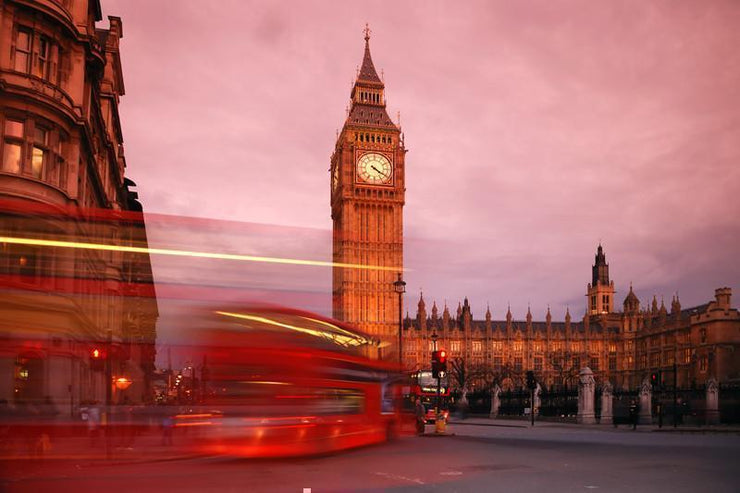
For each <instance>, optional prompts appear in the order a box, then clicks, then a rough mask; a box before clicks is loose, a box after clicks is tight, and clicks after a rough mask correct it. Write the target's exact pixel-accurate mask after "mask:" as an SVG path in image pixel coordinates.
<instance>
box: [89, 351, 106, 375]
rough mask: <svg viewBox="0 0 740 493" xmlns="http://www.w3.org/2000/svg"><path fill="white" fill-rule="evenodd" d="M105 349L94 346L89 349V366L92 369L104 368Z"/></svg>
mask: <svg viewBox="0 0 740 493" xmlns="http://www.w3.org/2000/svg"><path fill="white" fill-rule="evenodd" d="M106 356H107V354H106V352H105V350H103V349H101V348H98V347H94V348H92V349H91V350H90V368H91V369H93V370H103V369H104V368H105V359H106Z"/></svg>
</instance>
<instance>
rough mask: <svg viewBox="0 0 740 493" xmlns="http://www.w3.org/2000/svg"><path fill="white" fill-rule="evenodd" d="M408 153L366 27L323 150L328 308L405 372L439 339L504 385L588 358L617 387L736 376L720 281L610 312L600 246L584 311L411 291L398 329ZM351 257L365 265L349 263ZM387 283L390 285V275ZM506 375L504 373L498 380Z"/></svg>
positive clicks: (558, 373)
mask: <svg viewBox="0 0 740 493" xmlns="http://www.w3.org/2000/svg"><path fill="white" fill-rule="evenodd" d="M406 152H407V149H406V147H405V144H404V138H403V133H402V132H401V127H400V124H396V123H394V122H393V121H392V120H391V119H390V118H389V117H388V113H387V111H386V93H385V82H384V80H383V79H382V78H381V77H379V76H378V73H377V71H376V70H375V65H374V63H373V60H372V57H371V55H370V30H369V29H368V28H367V27H366V29H365V51H364V55H363V59H362V66H361V67H360V68H359V70H358V71H357V76H356V79H355V81H354V83H353V86H352V90H351V93H350V105H349V107H348V109H347V116H346V120H345V121H344V123H343V125H342V130H341V131H340V132H339V133H338V135H337V141H336V144H335V147H334V150H333V152H332V156H331V164H330V168H329V173H330V184H331V189H330V190H331V195H330V203H331V216H332V221H333V260H334V262H335V267H334V272H333V283H332V284H333V315H334V317H335V318H337V319H339V320H342V321H344V322H347V323H350V324H352V325H353V326H355V327H357V328H359V329H361V330H363V331H364V332H366V333H368V334H369V335H371V336H373V337H375V338H376V339H377V340H379V341H382V346H383V347H384V350H383V353H382V356H383V357H384V358H386V359H389V360H396V358H397V357H398V346H399V344H398V343H401V347H402V355H401V359H402V364H403V366H404V367H405V368H406V369H411V370H413V369H423V368H428V367H429V365H430V364H431V363H430V357H431V351H432V347H433V336H434V335H436V336H437V343H438V345H439V347H440V348H444V349H446V350H447V351H448V353H449V357H450V358H451V359H452V360H454V359H458V360H464V361H465V362H466V365H469V367H470V368H473V369H481V370H483V373H485V372H487V373H488V374H489V375H491V374H494V375H495V374H498V376H499V380H502V381H503V383H504V384H505V385H509V386H518V385H520V384H521V376H522V375H523V373H524V372H526V371H527V370H533V371H534V372H535V373H536V374H537V376H538V379H539V381H540V382H544V383H545V385H547V386H548V387H549V386H552V385H564V384H565V385H570V384H571V383H574V382H575V379H576V378H577V373H578V370H579V369H580V368H582V367H586V366H588V367H589V368H591V370H592V371H593V372H594V373H595V375H596V378H597V379H601V380H602V381H603V380H604V379H608V380H609V381H610V382H611V383H612V384H613V385H615V386H616V387H617V388H631V389H634V388H636V387H637V386H638V385H639V384H640V382H641V381H642V380H643V379H644V378H645V377H646V376H647V375H649V374H650V373H651V372H652V371H656V370H663V371H662V374H663V375H664V379H667V380H668V381H669V382H670V383H672V381H673V379H674V378H675V380H676V384H677V386H679V387H687V386H692V385H699V386H700V385H703V384H704V383H705V382H706V381H707V380H708V379H709V378H712V377H714V378H716V379H717V380H719V382H727V381H731V380H738V379H740V351H737V350H736V349H737V347H738V344H739V343H740V315H739V314H738V310H737V309H735V308H733V307H732V305H731V296H732V291H731V289H730V288H719V289H717V290H716V291H715V299H714V300H712V301H710V302H708V303H706V304H703V305H699V306H694V307H691V308H683V307H682V306H681V303H680V301H679V299H678V297H674V298H673V300H672V301H671V305H670V308H668V307H666V306H665V305H664V304H663V301H661V303H660V306H659V305H658V302H657V299H656V298H655V297H653V300H652V302H651V303H646V304H644V305H642V304H641V303H640V300H639V299H638V298H637V296H636V295H635V293H634V292H633V291H632V287H630V291H629V293H628V294H627V296H626V298H625V299H624V300H623V303H622V311H617V310H616V309H615V302H616V300H615V289H614V283H613V281H611V280H610V279H609V265H608V264H607V262H606V256H605V254H604V251H603V248H602V246H601V245H599V247H598V250H597V253H596V258H595V262H594V265H593V276H592V279H591V283H590V284H589V285H588V288H587V293H586V294H587V299H588V305H587V307H586V308H587V309H586V313H585V315H584V317H583V319H582V320H580V321H573V320H571V315H570V312H567V313H566V315H565V321H563V322H555V321H553V320H552V316H551V315H550V310H549V309H548V310H547V313H546V315H545V321H534V320H533V317H532V313H531V312H530V311H527V314H526V317H525V320H524V321H515V320H514V317H513V316H512V314H511V311H508V312H507V313H506V319H505V320H493V318H492V315H491V312H490V309H489V310H487V311H486V313H485V317H484V319H483V320H475V319H474V318H473V313H472V309H471V307H470V305H469V303H468V300H467V299H466V300H465V301H464V303H462V304H460V305H459V306H458V308H457V313H456V314H455V316H451V315H450V311H449V309H448V308H447V306H445V307H444V308H443V311H442V314H441V315H440V314H439V310H438V308H437V305H436V304H433V305H432V308H431V311H430V313H428V312H427V307H426V303H425V301H424V299H423V296H422V298H421V299H420V300H419V304H418V310H417V313H416V316H415V317H414V318H413V319H412V318H409V317H408V316H407V318H406V320H405V321H404V322H403V324H402V325H403V329H402V331H401V332H402V334H398V331H399V326H398V323H399V319H400V313H401V310H400V306H399V299H400V297H399V296H398V293H397V292H394V287H398V285H399V284H401V288H402V283H400V281H401V279H400V277H399V278H398V281H396V276H397V275H398V273H400V272H402V271H403V207H404V205H405V193H406V159H405V158H406ZM357 265H361V266H364V267H365V268H361V269H359V268H348V266H350V267H352V266H355V267H356V266H357ZM394 281H396V282H394ZM503 376H506V378H501V377H503Z"/></svg>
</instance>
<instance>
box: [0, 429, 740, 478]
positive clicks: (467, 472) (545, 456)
mask: <svg viewBox="0 0 740 493" xmlns="http://www.w3.org/2000/svg"><path fill="white" fill-rule="evenodd" d="M488 423H490V422H487V421H483V420H480V421H479V422H475V421H469V422H464V423H460V424H453V425H451V426H450V428H449V432H450V435H448V436H433V435H430V436H423V437H415V436H414V437H403V438H401V439H398V440H396V441H394V442H392V443H389V444H384V445H379V446H373V447H367V448H363V449H359V450H354V451H350V452H345V453H339V454H333V455H329V456H323V457H312V458H303V459H299V460H295V459H293V460H253V459H250V460H246V459H235V458H228V457H198V458H178V459H174V460H173V459H169V460H153V461H152V460H147V461H136V460H131V461H129V462H122V463H121V462H119V463H115V464H109V463H105V462H102V461H92V462H91V461H84V460H46V461H43V462H42V461H24V460H23V461H22V460H18V461H14V462H6V463H4V464H3V468H2V471H1V472H2V478H3V479H2V482H1V483H0V484H1V485H2V487H3V491H11V492H15V491H18V492H21V491H28V492H32V491H33V492H37V491H75V492H85V491H95V492H100V491H103V492H106V493H108V492H116V491H134V492H137V493H143V492H148V491H158V492H162V491H164V492H166V491H170V490H171V491H173V492H174V491H176V492H178V493H180V492H191V491H193V492H195V491H219V492H230V491H234V492H236V491H239V492H241V491H257V492H261V491H270V492H273V491H278V492H282V491H285V492H298V493H303V492H304V491H309V490H308V489H307V488H310V492H311V493H316V492H325V491H331V492H335V491H359V492H365V491H367V492H371V491H507V492H517V491H548V492H559V491H568V492H570V491H629V492H642V491H645V492H655V491H671V492H683V491H687V492H689V491H691V492H694V491H711V492H712V493H720V492H724V491H727V492H737V491H738V490H740V472H739V471H738V457H740V435H738V434H737V433H719V434H717V433H672V432H670V433H660V432H655V431H653V430H652V429H643V430H638V431H636V432H633V431H631V430H628V429H627V428H620V429H616V430H615V429H614V428H611V427H598V426H594V427H578V426H576V425H556V424H538V425H536V426H535V427H534V428H529V427H526V426H521V427H519V426H517V425H514V426H506V427H504V426H485V424H488ZM427 430H428V431H429V432H431V431H432V427H431V426H429V427H427ZM453 434H454V435H453Z"/></svg>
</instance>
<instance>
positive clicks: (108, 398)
mask: <svg viewBox="0 0 740 493" xmlns="http://www.w3.org/2000/svg"><path fill="white" fill-rule="evenodd" d="M112 344H113V333H112V331H110V330H108V336H107V337H106V343H105V346H106V347H105V428H104V429H105V457H106V458H107V459H110V458H111V452H112V450H111V445H112V444H111V431H112V429H111V415H110V411H111V403H112V400H113V388H112V385H113V366H112V365H111V353H112V351H111V349H112V348H111V346H112Z"/></svg>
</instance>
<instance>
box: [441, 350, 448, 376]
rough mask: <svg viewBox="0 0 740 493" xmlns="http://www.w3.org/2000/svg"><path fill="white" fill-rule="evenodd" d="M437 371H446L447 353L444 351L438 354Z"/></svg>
mask: <svg viewBox="0 0 740 493" xmlns="http://www.w3.org/2000/svg"><path fill="white" fill-rule="evenodd" d="M439 371H441V372H446V371H447V353H446V352H445V350H444V349H442V350H441V351H440V352H439Z"/></svg>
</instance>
